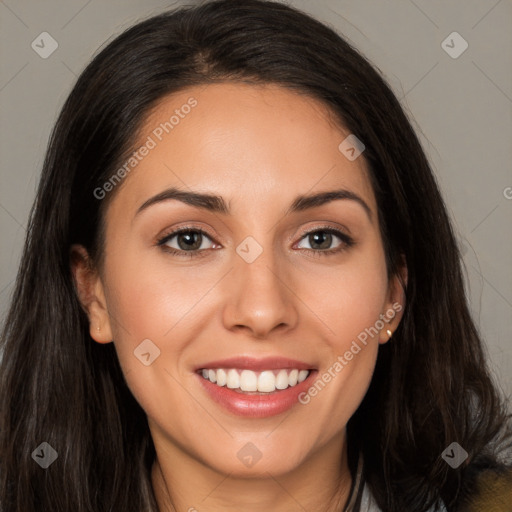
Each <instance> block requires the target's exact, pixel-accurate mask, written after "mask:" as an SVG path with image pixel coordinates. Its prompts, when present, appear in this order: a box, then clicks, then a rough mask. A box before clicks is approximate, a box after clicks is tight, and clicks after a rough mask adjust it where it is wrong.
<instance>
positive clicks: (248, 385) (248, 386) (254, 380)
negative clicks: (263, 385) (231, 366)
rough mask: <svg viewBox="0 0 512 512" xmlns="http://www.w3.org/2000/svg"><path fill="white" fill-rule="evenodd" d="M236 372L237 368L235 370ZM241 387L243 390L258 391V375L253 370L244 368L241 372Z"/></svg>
mask: <svg viewBox="0 0 512 512" xmlns="http://www.w3.org/2000/svg"><path fill="white" fill-rule="evenodd" d="M233 371H235V372H236V370H233ZM240 389H241V390H242V391H257V390H258V377H257V376H256V374H255V373H254V372H251V370H243V371H242V373H241V374H240Z"/></svg>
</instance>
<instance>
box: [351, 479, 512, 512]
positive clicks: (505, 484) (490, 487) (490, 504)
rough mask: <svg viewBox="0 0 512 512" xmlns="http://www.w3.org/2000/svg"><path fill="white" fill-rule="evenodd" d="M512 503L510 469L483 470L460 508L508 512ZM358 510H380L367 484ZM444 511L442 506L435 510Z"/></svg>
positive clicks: (470, 511) (373, 511) (463, 509)
mask: <svg viewBox="0 0 512 512" xmlns="http://www.w3.org/2000/svg"><path fill="white" fill-rule="evenodd" d="M511 503H512V469H508V470H506V471H502V472H496V471H491V470H489V471H484V472H482V473H481V474H480V475H479V476H478V478H477V480H476V485H475V488H474V489H473V490H472V492H471V496H470V498H469V499H468V500H467V501H466V503H465V505H464V506H463V508H462V511H463V512H484V511H485V512H488V511H491V510H492V512H510V510H511V508H510V504H511ZM359 512H382V510H381V509H380V508H379V506H378V505H377V503H376V501H375V499H374V498H373V496H372V494H371V491H370V489H369V487H368V485H366V484H365V485H364V488H363V493H362V498H361V508H360V509H359ZM429 512H446V508H444V507H442V508H441V509H440V510H437V511H435V510H434V509H431V510H430V511H429Z"/></svg>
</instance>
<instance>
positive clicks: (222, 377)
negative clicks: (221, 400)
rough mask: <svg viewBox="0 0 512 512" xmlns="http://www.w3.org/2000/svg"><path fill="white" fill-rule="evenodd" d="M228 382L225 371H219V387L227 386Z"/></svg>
mask: <svg viewBox="0 0 512 512" xmlns="http://www.w3.org/2000/svg"><path fill="white" fill-rule="evenodd" d="M226 380H227V376H226V372H225V370H217V386H225V385H226Z"/></svg>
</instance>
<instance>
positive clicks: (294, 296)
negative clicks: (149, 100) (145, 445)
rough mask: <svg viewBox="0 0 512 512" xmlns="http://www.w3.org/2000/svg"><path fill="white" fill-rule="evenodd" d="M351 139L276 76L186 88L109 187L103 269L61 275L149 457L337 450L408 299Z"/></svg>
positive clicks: (229, 467)
mask: <svg viewBox="0 0 512 512" xmlns="http://www.w3.org/2000/svg"><path fill="white" fill-rule="evenodd" d="M166 123H167V124H166ZM348 135H349V132H348V131H346V130H344V129H343V128H342V127H340V126H338V125H337V124H336V123H335V122H334V120H333V116H330V115H329V112H328V111H327V110H326V109H325V107H324V106H323V105H322V104H321V103H320V102H318V101H316V100H314V99H311V98H309V97H306V96H304V95H299V94H297V93H295V92H291V91H289V90H286V89H284V88H280V87H278V86H271V85H265V86H252V85H246V84H234V83H223V84H215V85H209V86H208V87H204V86H203V87H200V88H199V87H198V88H189V89H187V90H184V91H182V92H180V93H176V94H173V95H172V96H170V97H167V98H165V99H164V100H162V101H161V103H160V104H159V105H158V106H157V108H155V109H154V110H153V111H152V113H151V114H150V115H149V117H148V118H147V119H146V120H145V123H144V127H143V129H142V131H141V132H140V140H139V144H138V145H137V148H142V147H146V151H144V150H142V149H140V150H139V151H138V156H137V157H136V158H137V161H136V162H135V161H133V162H131V163H130V162H128V164H127V166H126V167H125V176H124V178H123V181H122V183H121V184H118V185H116V186H117V187H119V188H118V190H113V191H111V190H110V188H113V187H114V186H113V185H112V184H111V187H109V186H108V185H107V186H105V188H104V190H106V191H108V192H107V193H115V196H114V197H113V199H112V202H111V204H110V205H109V208H108V209H107V213H106V239H105V259H104V265H103V267H102V269H101V271H100V272H98V273H97V274H96V275H95V276H93V277H92V278H91V279H90V280H88V281H85V278H84V279H82V277H81V276H82V273H81V270H80V265H77V266H76V267H75V268H74V270H75V276H76V277H77V279H78V280H79V281H80V280H81V279H82V282H83V283H85V284H83V286H82V289H87V293H85V292H83V294H82V299H83V300H84V302H86V306H87V309H88V312H89V317H90V320H91V336H92V337H93V338H94V339H95V340H96V341H97V342H100V343H106V342H110V341H111V340H113V342H114V344H115V348H116V351H117V354H118V357H119V361H120V364H121V367H122V369H123V372H124V374H125V377H126V381H127V383H128V385H129V387H130V389H131V391H132V393H133V395H134V396H135V398H136V399H137V401H138V402H139V403H140V405H141V406H142V408H143V409H144V411H145V412H146V413H147V416H148V420H149V424H150V428H151V432H152V435H153V439H154V441H155V446H156V447H157V452H159V453H168V454H176V453H180V454H181V455H183V456H186V457H188V458H189V459H190V460H194V461H195V463H197V464H200V465H203V466H205V467H209V468H212V469H215V470H219V471H222V472H226V473H232V474H240V475H245V474H250V473H252V472H254V471H257V472H266V471H269V472H271V473H272V474H273V475H278V474H284V473H286V472H289V471H291V470H292V469H294V468H297V467H300V466H301V465H302V464H305V463H306V462H307V461H308V460H310V459H312V458H314V457H315V456H317V455H318V454H319V453H322V450H325V449H326V447H329V446H330V447H333V446H334V447H336V449H338V447H340V446H341V444H340V442H339V441H340V440H342V439H343V437H344V432H345V426H346V424H347V422H348V420H349V419H350V417H351V416H352V415H353V413H354V412H355V411H356V409H357V407H358V406H359V404H360V402H361V401H362V399H363V397H364V395H365V392H366V391H367V388H368V386H369V384H370V381H371V377H372V373H373V370H374V365H375V361H376V357H377V352H378V348H379V344H381V343H385V342H386V341H387V340H388V339H389V335H388V334H387V332H386V331H387V329H390V330H391V331H394V329H396V326H397V324H398V322H399V320H400V317H401V313H400V311H401V309H402V305H403V299H404V297H403V293H402V290H401V288H400V286H399V285H398V281H397V280H391V281H388V279H387V272H386V265H385V259H384V252H383V243H382V240H381V236H380V232H379V219H378V218H377V205H376V200H375V197H374V193H373V191H372V188H371V185H370V181H369V177H368V171H367V168H366V165H365V161H364V153H363V154H362V155H361V156H359V157H357V158H355V159H354V158H353V155H351V152H350V151H349V152H348V153H347V152H346V151H345V152H343V151H342V150H340V149H339V146H340V143H342V141H344V140H345V139H346V137H347V136H348ZM342 147H344V146H342ZM347 155H349V156H352V158H347ZM132 164H133V165H132ZM122 174H123V173H121V175H122ZM326 193H330V195H326ZM315 196H316V199H312V198H314V197H315ZM85 296H87V297H88V298H87V299H84V297H85ZM203 375H204V376H203ZM205 377H206V378H205ZM212 381H216V382H215V383H214V382H212ZM248 443H251V444H248ZM250 461H256V463H254V462H250Z"/></svg>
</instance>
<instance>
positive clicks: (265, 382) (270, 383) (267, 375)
mask: <svg viewBox="0 0 512 512" xmlns="http://www.w3.org/2000/svg"><path fill="white" fill-rule="evenodd" d="M275 390H276V377H275V375H274V374H273V373H272V372H271V371H264V372H261V373H260V376H259V377H258V391H260V392H261V393H271V392H272V391H275Z"/></svg>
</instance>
